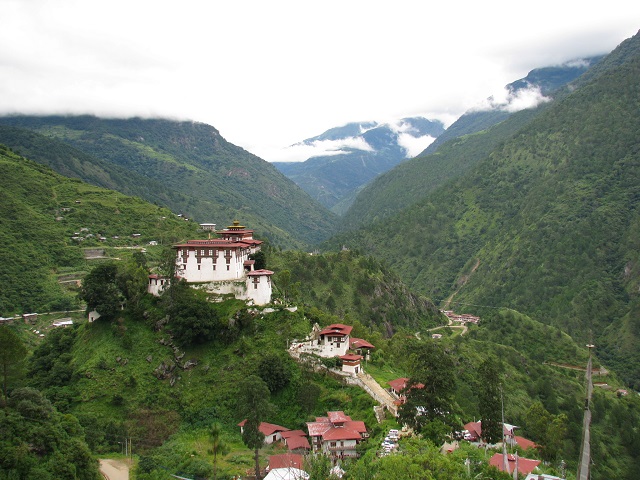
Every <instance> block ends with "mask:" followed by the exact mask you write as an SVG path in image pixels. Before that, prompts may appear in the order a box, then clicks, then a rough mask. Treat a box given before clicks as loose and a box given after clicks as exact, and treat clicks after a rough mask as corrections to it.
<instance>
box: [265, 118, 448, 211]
mask: <svg viewBox="0 0 640 480" xmlns="http://www.w3.org/2000/svg"><path fill="white" fill-rule="evenodd" d="M442 132H444V126H443V125H442V123H441V122H439V121H431V120H427V119H425V118H421V117H415V118H404V119H402V120H400V121H399V122H398V123H397V124H390V123H384V124H380V123H377V122H366V123H349V124H347V125H344V126H342V127H336V128H332V129H330V130H327V131H326V132H324V133H323V134H321V135H318V136H316V137H313V138H308V139H306V140H304V141H303V142H301V143H300V144H297V145H306V146H314V147H318V148H323V149H324V150H329V151H331V153H330V154H328V155H320V156H314V157H311V158H309V159H308V160H306V161H304V162H274V165H275V166H276V168H278V169H279V170H280V171H281V172H282V173H284V174H285V175H286V176H287V177H289V178H290V179H291V180H293V181H294V182H295V183H296V184H297V185H299V186H300V187H301V188H302V189H303V190H305V191H306V192H307V193H308V194H309V195H311V197H313V198H314V199H316V200H318V201H319V202H320V203H322V204H323V205H325V206H326V207H327V208H331V209H332V210H334V212H336V213H342V212H344V211H345V210H346V208H347V207H348V205H349V203H346V204H345V202H344V200H345V199H348V198H350V197H352V196H353V195H352V194H353V193H354V192H356V191H358V190H359V189H360V188H361V187H362V186H363V185H365V184H366V183H368V182H369V181H370V180H371V179H373V178H375V177H376V176H377V175H379V174H381V173H383V172H386V171H388V170H390V169H391V168H393V167H395V166H396V165H398V164H399V163H401V162H403V161H404V160H406V159H407V158H409V157H410V156H411V154H410V153H409V150H408V147H407V143H406V142H407V140H411V139H416V138H424V137H429V138H431V139H435V138H436V137H437V136H438V135H440V134H441V133H442Z"/></svg>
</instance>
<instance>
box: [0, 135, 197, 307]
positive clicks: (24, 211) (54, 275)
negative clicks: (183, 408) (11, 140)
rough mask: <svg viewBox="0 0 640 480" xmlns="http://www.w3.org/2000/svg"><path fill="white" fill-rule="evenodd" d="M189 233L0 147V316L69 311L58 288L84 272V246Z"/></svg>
mask: <svg viewBox="0 0 640 480" xmlns="http://www.w3.org/2000/svg"><path fill="white" fill-rule="evenodd" d="M196 229H197V224H194V223H193V222H185V221H184V219H182V218H178V217H177V216H176V215H174V214H173V213H171V211H169V210H167V209H166V208H161V207H158V206H156V205H152V204H149V203H147V202H145V201H142V200H140V199H139V198H136V197H128V196H126V195H122V194H118V193H117V192H114V191H112V190H105V189H103V188H99V187H95V186H93V185H89V184H86V183H84V182H82V181H80V180H77V179H70V178H66V177H63V176H61V175H58V174H57V173H55V172H53V171H52V170H51V169H49V168H48V167H45V166H43V165H40V164H38V163H35V162H33V161H31V160H28V159H26V158H24V157H20V156H18V155H16V154H15V153H13V152H11V151H10V150H9V149H7V148H6V147H4V146H0V239H2V241H1V242H0V262H1V263H2V269H1V270H0V286H1V288H0V316H4V315H8V314H10V313H26V312H29V311H34V310H35V311H47V310H67V309H70V308H72V307H74V306H77V305H78V301H77V300H76V296H75V292H69V291H67V290H66V289H63V287H62V286H61V284H60V283H59V282H58V281H59V280H60V279H61V278H62V277H64V276H65V275H67V276H69V277H70V278H72V279H77V278H80V277H81V275H82V274H83V273H84V272H86V271H87V268H88V267H87V264H86V262H85V259H84V255H83V248H85V247H92V248H96V249H99V250H103V249H108V248H113V247H128V246H131V245H134V244H140V245H144V244H146V243H148V242H150V241H156V242H158V243H160V244H165V245H166V244H171V243H172V242H175V241H177V240H182V239H184V238H185V237H190V236H195V234H196ZM132 235H136V237H135V238H134V237H132ZM137 235H139V236H137ZM101 237H102V240H101ZM113 237H117V238H113Z"/></svg>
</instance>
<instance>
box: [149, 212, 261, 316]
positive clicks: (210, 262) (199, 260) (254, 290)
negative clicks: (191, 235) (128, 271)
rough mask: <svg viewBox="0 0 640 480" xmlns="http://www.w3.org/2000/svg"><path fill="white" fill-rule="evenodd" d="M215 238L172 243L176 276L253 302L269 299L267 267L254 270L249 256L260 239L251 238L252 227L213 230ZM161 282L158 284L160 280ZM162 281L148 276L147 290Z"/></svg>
mask: <svg viewBox="0 0 640 480" xmlns="http://www.w3.org/2000/svg"><path fill="white" fill-rule="evenodd" d="M216 233H217V234H218V235H219V238H210V239H207V240H189V241H187V242H185V243H180V244H178V245H174V246H173V248H174V249H175V250H176V277H178V278H183V279H184V280H185V281H187V283H194V284H200V285H201V286H202V287H201V288H204V289H206V290H207V291H208V292H209V293H212V294H219V295H233V296H235V297H236V298H238V299H242V300H251V301H252V302H253V303H254V304H255V305H265V304H267V303H270V302H271V293H272V286H271V275H273V272H272V271H270V270H254V261H253V260H250V259H249V256H250V255H252V254H254V253H256V252H258V251H259V250H260V245H261V244H262V241H261V240H256V239H254V238H253V230H248V229H247V228H246V227H244V226H242V225H240V224H239V222H238V221H237V220H236V221H234V222H233V225H231V226H229V227H227V228H226V229H224V230H221V231H218V232H216ZM161 282H162V284H161ZM165 283H166V282H165V281H163V280H162V279H160V278H159V277H157V276H153V275H150V276H149V287H148V291H149V292H150V293H153V294H156V295H157V294H159V292H160V291H161V290H162V288H163V287H164V284H165Z"/></svg>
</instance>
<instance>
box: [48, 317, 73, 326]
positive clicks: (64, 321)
mask: <svg viewBox="0 0 640 480" xmlns="http://www.w3.org/2000/svg"><path fill="white" fill-rule="evenodd" d="M72 325H73V320H71V319H70V318H61V319H60V320H56V321H55V322H53V323H52V324H51V326H52V327H54V328H58V327H62V328H66V327H70V326H72Z"/></svg>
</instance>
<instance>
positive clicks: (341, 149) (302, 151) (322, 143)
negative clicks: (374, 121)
mask: <svg viewBox="0 0 640 480" xmlns="http://www.w3.org/2000/svg"><path fill="white" fill-rule="evenodd" d="M348 149H352V150H353V149H355V150H363V151H365V152H373V151H374V149H373V148H372V147H371V145H369V144H368V143H367V142H366V141H365V139H364V138H360V137H348V138H342V139H340V140H316V141H314V142H311V143H296V144H294V145H291V146H289V147H287V148H270V149H265V150H263V151H261V152H256V155H258V156H259V157H261V158H263V159H265V160H267V161H269V162H304V161H305V160H307V159H309V158H312V157H321V156H322V157H329V156H333V155H344V154H345V153H349V151H348Z"/></svg>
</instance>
